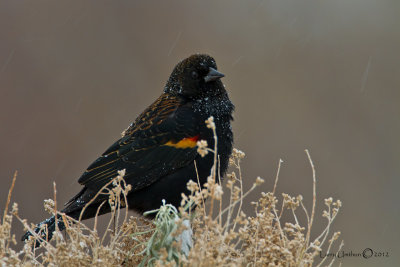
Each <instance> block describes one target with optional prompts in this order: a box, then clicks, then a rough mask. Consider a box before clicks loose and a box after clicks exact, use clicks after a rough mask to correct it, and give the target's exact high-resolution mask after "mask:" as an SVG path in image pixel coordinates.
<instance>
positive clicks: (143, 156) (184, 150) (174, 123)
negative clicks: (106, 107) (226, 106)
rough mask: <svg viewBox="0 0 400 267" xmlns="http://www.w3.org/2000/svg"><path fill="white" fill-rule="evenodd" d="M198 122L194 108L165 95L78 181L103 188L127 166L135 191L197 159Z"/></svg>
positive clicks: (96, 188)
mask: <svg viewBox="0 0 400 267" xmlns="http://www.w3.org/2000/svg"><path fill="white" fill-rule="evenodd" d="M198 127H199V125H198V123H196V120H195V115H194V114H193V111H192V109H190V108H189V107H188V106H187V105H182V103H180V100H179V99H177V98H175V97H172V96H165V95H163V96H161V97H160V98H159V99H157V101H156V102H154V103H153V104H152V105H151V106H150V107H149V108H148V109H146V110H145V111H144V112H143V113H142V114H141V115H140V116H139V117H138V118H137V119H136V121H135V122H134V123H133V124H132V125H131V126H130V127H129V128H128V129H127V130H126V131H125V132H124V133H123V137H122V138H121V139H119V140H118V141H117V142H115V143H114V144H113V145H112V146H111V147H110V148H108V149H107V151H106V152H104V154H103V155H102V156H101V157H100V158H98V159H97V160H96V161H94V162H93V163H92V164H91V165H90V166H89V168H88V169H87V170H86V171H85V172H84V173H83V175H82V176H81V177H80V178H79V180H78V182H79V183H80V184H82V185H85V186H86V187H88V188H91V189H94V190H99V189H100V188H101V187H103V186H104V185H105V184H106V183H108V182H109V181H111V180H112V179H113V178H115V177H116V176H117V171H118V170H122V169H125V170H126V174H125V180H126V181H127V183H129V184H131V185H132V191H136V190H139V189H141V188H144V187H146V186H148V185H150V184H152V183H154V182H155V181H157V180H158V179H159V178H161V177H163V176H164V175H166V174H168V173H171V172H173V171H174V170H176V169H179V168H181V167H184V166H186V165H188V164H190V163H192V162H193V160H194V159H195V158H196V156H197V148H196V141H197V140H198V138H199V135H198V134H199V130H198Z"/></svg>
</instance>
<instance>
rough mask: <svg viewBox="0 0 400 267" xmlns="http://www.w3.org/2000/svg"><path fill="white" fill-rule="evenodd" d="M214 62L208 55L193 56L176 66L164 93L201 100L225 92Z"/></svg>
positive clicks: (222, 75) (220, 74)
mask: <svg viewBox="0 0 400 267" xmlns="http://www.w3.org/2000/svg"><path fill="white" fill-rule="evenodd" d="M224 76H225V75H224V74H222V73H221V72H219V71H218V70H217V64H216V63H215V60H214V59H213V58H212V57H210V56H209V55H205V54H195V55H192V56H190V57H188V58H186V59H184V60H182V61H181V62H179V63H178V65H176V67H175V68H174V70H173V71H172V73H171V76H170V77H169V79H168V82H167V85H166V86H165V89H164V91H165V92H168V93H171V94H177V95H181V96H183V97H187V98H199V97H200V98H201V97H205V96H213V95H218V94H221V93H223V92H225V89H224V86H223V84H222V82H221V80H220V78H222V77H224Z"/></svg>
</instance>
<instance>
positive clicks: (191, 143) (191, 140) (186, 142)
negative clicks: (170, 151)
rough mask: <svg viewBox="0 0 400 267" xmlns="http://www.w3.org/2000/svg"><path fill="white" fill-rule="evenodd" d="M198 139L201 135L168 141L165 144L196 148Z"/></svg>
mask: <svg viewBox="0 0 400 267" xmlns="http://www.w3.org/2000/svg"><path fill="white" fill-rule="evenodd" d="M197 140H199V136H194V137H188V138H183V139H182V140H180V141H178V142H172V141H168V142H167V143H165V144H164V145H165V146H172V147H175V148H194V147H195V146H196V145H197Z"/></svg>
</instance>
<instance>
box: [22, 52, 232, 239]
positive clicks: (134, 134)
mask: <svg viewBox="0 0 400 267" xmlns="http://www.w3.org/2000/svg"><path fill="white" fill-rule="evenodd" d="M222 77H224V75H223V74H222V73H220V72H218V71H217V65H216V63H215V60H214V59H213V58H212V57H210V56H208V55H201V54H196V55H192V56H190V57H189V58H187V59H184V60H183V61H181V62H180V63H178V65H177V66H176V67H175V68H174V70H173V71H172V74H171V76H170V77H169V79H168V81H167V84H166V86H165V88H164V92H163V94H162V95H161V96H160V97H159V98H158V99H157V100H156V101H155V102H154V103H153V104H152V105H151V106H150V107H148V108H147V109H146V110H144V111H143V113H142V114H140V116H139V117H138V118H137V119H136V120H135V121H134V122H133V123H132V124H131V125H130V126H129V128H128V129H127V130H126V131H124V133H123V137H122V138H121V139H119V140H118V141H116V142H115V143H114V144H113V145H111V146H110V147H109V148H108V149H107V150H106V151H105V152H104V153H103V155H102V156H101V157H99V158H98V159H97V160H96V161H94V162H93V163H92V164H91V165H90V166H89V168H88V169H87V170H86V171H85V172H84V173H83V174H82V176H81V177H80V178H79V180H78V182H79V183H80V184H81V185H83V188H82V190H81V191H80V192H79V193H78V194H77V195H76V196H74V197H73V198H72V199H71V200H70V201H69V202H68V203H66V204H65V205H66V206H65V208H64V209H63V210H62V211H61V212H63V213H65V214H66V215H68V216H70V217H72V218H74V219H78V218H79V216H80V213H81V211H82V209H83V207H84V206H85V205H86V204H87V203H88V202H89V201H90V200H92V198H93V197H94V196H95V195H96V193H98V191H99V190H100V189H101V188H102V187H103V186H105V185H106V184H107V183H108V182H110V181H111V180H112V179H113V178H115V177H116V176H117V175H118V173H117V171H118V170H122V169H125V170H126V174H125V176H124V179H125V181H126V183H127V184H130V185H131V186H132V190H131V191H130V192H129V194H128V196H127V199H128V207H129V208H130V209H134V210H136V211H138V212H141V213H143V212H145V211H149V210H154V209H158V208H159V207H160V205H161V204H162V200H163V199H165V200H166V203H170V204H173V205H174V206H179V205H180V201H181V193H182V192H184V193H186V194H187V193H189V192H188V190H187V188H186V185H187V182H188V181H189V180H190V179H192V180H193V181H196V180H197V175H196V168H195V163H194V162H196V166H197V171H198V176H199V180H200V183H201V184H204V183H205V182H206V180H207V177H208V176H209V175H210V170H211V167H212V165H213V157H214V156H213V155H212V154H211V153H209V154H208V155H206V156H205V157H204V158H202V157H201V156H200V155H199V154H198V153H197V146H196V143H197V140H206V141H207V143H208V145H209V147H211V148H213V147H214V138H213V133H212V131H211V130H210V129H208V128H207V126H206V124H205V120H207V119H208V118H209V117H210V116H213V117H214V122H215V125H216V134H217V137H218V144H217V148H218V154H219V160H220V162H219V168H220V173H221V175H223V174H224V173H225V172H226V169H227V166H228V159H229V156H230V154H231V152H232V142H233V134H232V129H231V124H230V123H231V120H232V119H233V118H232V112H233V110H234V105H233V104H232V103H231V101H230V100H229V97H228V94H227V92H226V90H225V87H224V85H223V84H222V82H221V80H220V78H222ZM107 199H108V196H107V195H102V194H100V195H99V196H98V197H97V198H96V199H95V200H94V201H93V202H92V204H90V206H88V207H87V208H86V210H85V211H84V214H83V216H82V219H88V218H92V217H94V216H95V215H96V212H97V210H98V208H99V206H100V204H101V203H102V202H104V200H107ZM108 212H110V206H109V205H108V204H105V205H103V206H102V207H101V208H100V212H99V214H105V213H108ZM57 221H58V228H59V229H60V230H63V229H64V228H65V226H64V224H63V223H62V220H61V219H60V220H57ZM43 224H46V225H47V229H48V236H47V237H46V236H44V234H42V237H43V238H45V239H46V238H47V239H49V240H50V239H51V237H52V234H53V231H54V230H55V218H54V216H53V217H51V218H49V219H47V220H45V221H43V222H41V223H40V224H38V226H37V228H36V229H35V231H36V232H37V233H38V232H40V230H39V228H40V226H41V225H43ZM30 235H32V234H31V233H30V232H27V233H26V234H25V235H24V236H23V237H22V240H26V239H27V238H28V237H29V236H30ZM36 245H39V244H36Z"/></svg>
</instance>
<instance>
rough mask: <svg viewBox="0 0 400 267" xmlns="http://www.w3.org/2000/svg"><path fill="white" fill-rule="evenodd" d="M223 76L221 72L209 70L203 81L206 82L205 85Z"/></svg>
mask: <svg viewBox="0 0 400 267" xmlns="http://www.w3.org/2000/svg"><path fill="white" fill-rule="evenodd" d="M224 76H225V75H224V74H222V73H221V72H219V71H217V70H216V69H214V68H211V67H210V68H209V71H208V73H207V76H206V77H204V81H206V83H208V82H211V81H215V80H217V79H219V78H222V77H224Z"/></svg>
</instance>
